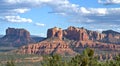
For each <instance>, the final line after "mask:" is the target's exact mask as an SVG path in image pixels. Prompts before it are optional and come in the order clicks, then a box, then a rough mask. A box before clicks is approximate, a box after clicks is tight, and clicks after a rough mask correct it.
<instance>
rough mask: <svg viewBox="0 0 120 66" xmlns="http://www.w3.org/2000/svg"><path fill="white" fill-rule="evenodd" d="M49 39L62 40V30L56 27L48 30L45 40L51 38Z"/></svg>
mask: <svg viewBox="0 0 120 66" xmlns="http://www.w3.org/2000/svg"><path fill="white" fill-rule="evenodd" d="M51 37H52V38H53V37H58V38H59V39H60V40H62V38H63V32H62V29H61V28H57V27H54V28H51V29H48V31H47V38H51Z"/></svg>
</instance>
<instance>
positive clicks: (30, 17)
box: [0, 0, 120, 36]
mask: <svg viewBox="0 0 120 66" xmlns="http://www.w3.org/2000/svg"><path fill="white" fill-rule="evenodd" d="M119 17H120V0H0V34H5V30H6V29H7V28H8V27H12V28H25V29H27V30H28V31H29V32H30V33H31V34H32V35H39V36H46V32H47V29H48V28H52V27H55V26H57V27H60V28H62V29H66V28H67V27H68V26H76V27H84V28H87V29H89V30H96V31H103V30H109V29H112V30H115V31H118V32H120V18H119Z"/></svg>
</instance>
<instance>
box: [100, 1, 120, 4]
mask: <svg viewBox="0 0 120 66" xmlns="http://www.w3.org/2000/svg"><path fill="white" fill-rule="evenodd" d="M98 3H102V4H106V5H109V4H120V0H98Z"/></svg>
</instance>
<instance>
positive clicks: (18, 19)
mask: <svg viewBox="0 0 120 66" xmlns="http://www.w3.org/2000/svg"><path fill="white" fill-rule="evenodd" d="M2 19H3V20H5V21H8V22H13V23H21V22H27V23H31V22H32V20H31V19H26V18H21V17H20V16H5V17H3V18H2Z"/></svg>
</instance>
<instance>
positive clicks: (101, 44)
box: [18, 26, 120, 59]
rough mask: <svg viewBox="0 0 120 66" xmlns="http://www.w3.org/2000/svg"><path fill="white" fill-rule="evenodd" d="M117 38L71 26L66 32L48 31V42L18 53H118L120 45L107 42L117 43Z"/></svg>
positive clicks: (30, 46)
mask: <svg viewBox="0 0 120 66" xmlns="http://www.w3.org/2000/svg"><path fill="white" fill-rule="evenodd" d="M56 37H57V38H58V39H57V38H56ZM115 38H116V39H118V40H119V34H116V33H106V32H103V33H99V32H96V31H90V30H87V29H84V28H77V27H73V26H70V27H68V28H67V29H65V30H62V29H60V28H57V27H55V28H51V29H48V31H47V39H46V40H44V41H42V42H39V43H37V44H32V45H28V46H23V47H21V49H20V51H18V53H23V54H26V53H27V54H54V53H58V54H61V55H66V54H68V55H69V54H70V55H74V54H75V52H77V53H81V52H82V51H83V49H85V48H86V47H90V48H93V49H95V51H96V52H97V53H99V52H106V51H108V52H111V51H113V53H117V52H119V51H120V45H119V44H114V43H112V42H106V39H107V40H108V39H109V41H111V40H113V41H115V40H114V39H115ZM103 40H104V41H103ZM115 42H116V41H115ZM111 55H112V54H111ZM111 55H109V58H110V59H112V56H111ZM100 59H104V57H102V56H100Z"/></svg>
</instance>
